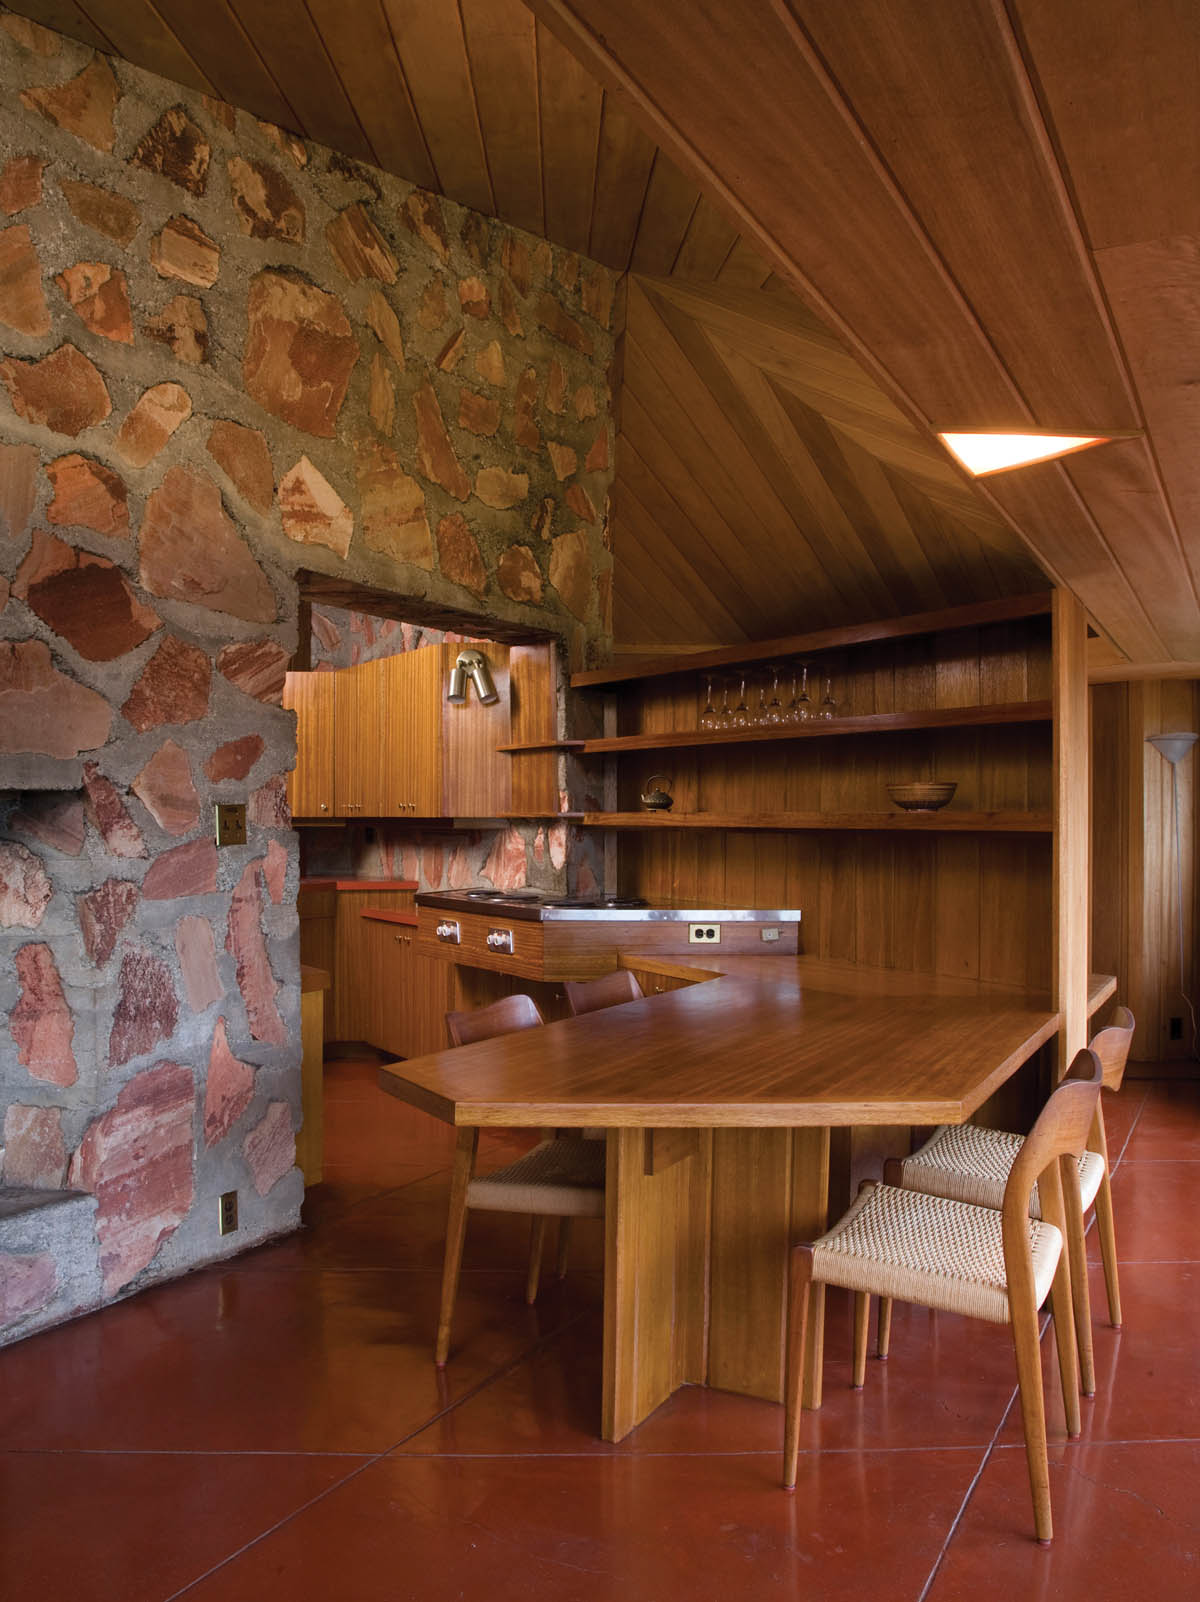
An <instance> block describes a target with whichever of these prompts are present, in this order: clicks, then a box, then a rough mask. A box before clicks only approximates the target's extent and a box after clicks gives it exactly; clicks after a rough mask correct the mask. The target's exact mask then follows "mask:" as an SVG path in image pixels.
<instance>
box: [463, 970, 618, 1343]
mask: <svg viewBox="0 0 1200 1602" xmlns="http://www.w3.org/2000/svg"><path fill="white" fill-rule="evenodd" d="M544 1021H545V1020H544V1019H543V1018H542V1015H541V1013H540V1012H539V1011H538V1008H537V1005H536V1003H535V1002H534V1001H533V1000H532V999H531V998H530V997H529V996H525V995H513V996H505V997H504V998H503V999H502V1000H500V1001H495V1002H493V1003H492V1004H491V1006H488V1007H480V1008H478V1009H477V1010H475V1011H473V1012H448V1013H447V1014H446V1027H447V1029H448V1030H449V1033H450V1042H451V1044H452V1045H454V1046H465V1045H469V1044H470V1043H471V1042H472V1041H476V1040H492V1039H495V1037H496V1036H498V1035H506V1034H513V1033H515V1032H516V1031H518V1030H521V1029H534V1028H537V1027H538V1026H539V1025H541V1024H542V1023H543V1022H544ZM478 1150H479V1130H478V1129H461V1130H460V1131H459V1135H458V1146H457V1148H456V1150H455V1153H454V1167H453V1171H452V1174H451V1179H450V1210H449V1216H448V1219H447V1222H446V1257H445V1263H444V1267H443V1269H442V1302H441V1310H440V1313H439V1315H438V1329H437V1344H436V1348H435V1354H434V1355H435V1361H436V1362H437V1365H438V1367H439V1368H443V1367H444V1366H445V1363H446V1359H447V1357H448V1356H449V1352H450V1327H451V1321H452V1319H453V1316H454V1303H455V1300H456V1299H457V1296H458V1279H459V1272H460V1270H461V1267H462V1253H463V1242H464V1240H465V1238H466V1230H467V1213H468V1211H469V1210H470V1209H471V1208H475V1209H477V1210H478V1211H482V1212H500V1213H528V1214H529V1215H530V1216H531V1218H532V1224H531V1227H530V1244H529V1268H528V1272H527V1275H526V1281H525V1300H526V1301H527V1302H528V1303H529V1304H530V1305H532V1304H533V1302H534V1301H535V1300H536V1299H537V1291H538V1280H539V1278H540V1273H541V1261H542V1247H543V1245H544V1242H545V1237H546V1223H547V1220H548V1219H550V1218H558V1219H559V1220H560V1221H561V1222H560V1227H561V1224H562V1223H566V1222H567V1221H568V1220H569V1219H571V1218H580V1217H585V1218H603V1216H604V1144H603V1142H600V1141H591V1140H584V1139H582V1138H580V1137H579V1136H573V1135H563V1134H555V1133H554V1132H553V1131H550V1132H548V1133H547V1136H546V1138H545V1139H543V1140H542V1141H541V1142H540V1143H539V1144H538V1145H537V1146H535V1147H534V1148H533V1149H532V1150H531V1151H527V1152H526V1153H524V1155H523V1156H521V1157H518V1158H517V1159H516V1160H515V1161H514V1162H511V1163H507V1164H506V1165H505V1166H504V1167H503V1168H498V1169H496V1170H494V1171H493V1172H492V1173H490V1174H483V1175H479V1176H476V1173H475V1160H476V1156H477V1154H478ZM565 1251H566V1241H565V1234H564V1235H563V1237H562V1238H560V1241H559V1264H558V1267H559V1274H560V1276H561V1274H562V1273H564V1272H565V1269H566V1262H565Z"/></svg>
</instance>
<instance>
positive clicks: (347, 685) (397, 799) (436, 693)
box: [285, 644, 554, 822]
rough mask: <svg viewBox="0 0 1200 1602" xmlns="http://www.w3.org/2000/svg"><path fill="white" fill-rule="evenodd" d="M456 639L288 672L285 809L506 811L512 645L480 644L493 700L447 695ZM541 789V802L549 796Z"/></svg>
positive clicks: (323, 812) (351, 815) (344, 813)
mask: <svg viewBox="0 0 1200 1602" xmlns="http://www.w3.org/2000/svg"><path fill="white" fill-rule="evenodd" d="M460 649H461V646H459V645H455V644H450V645H432V646H426V647H424V648H423V649H421V650H418V651H406V652H403V653H401V654H399V655H397V656H392V657H384V658H381V659H380V660H379V661H377V662H363V663H360V664H359V665H358V666H356V667H350V668H339V669H337V670H336V671H334V672H331V673H291V674H289V675H288V682H287V689H286V692H285V694H286V699H285V705H288V706H290V707H292V708H293V709H294V710H295V712H296V714H297V722H298V734H297V738H298V745H299V755H298V758H297V767H296V771H295V772H294V773H293V774H292V776H291V779H290V781H289V787H288V796H289V801H290V804H291V808H292V816H293V817H294V818H297V819H300V820H307V819H314V820H315V819H327V818H340V819H343V820H346V821H351V822H353V821H357V820H360V819H369V818H405V817H407V818H452V817H489V818H490V817H502V816H504V815H505V814H506V813H508V812H509V811H510V810H511V805H512V791H513V762H512V758H511V757H510V756H509V755H507V754H504V753H503V752H502V750H501V748H502V747H504V746H506V745H507V744H508V742H509V739H510V736H511V731H512V715H511V710H510V704H509V666H508V658H509V648H508V647H507V646H503V645H491V644H489V645H488V646H487V647H486V650H485V654H486V656H487V659H488V663H489V665H490V667H491V671H492V677H493V679H494V680H495V684H496V689H497V691H498V692H499V699H498V701H496V702H495V703H494V704H493V705H491V706H484V705H483V704H482V702H480V700H479V698H478V696H477V694H476V693H475V690H474V688H472V689H471V691H470V694H469V696H468V699H467V700H466V701H465V702H464V703H462V704H461V705H452V704H451V703H450V702H449V701H447V699H446V687H447V682H448V680H449V676H450V670H451V668H452V667H453V665H454V660H455V658H456V657H457V655H458V653H459V651H460ZM553 799H554V798H553V797H552V796H548V797H547V800H548V801H549V800H553Z"/></svg>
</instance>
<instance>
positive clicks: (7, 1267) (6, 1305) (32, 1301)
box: [0, 17, 58, 1329]
mask: <svg viewBox="0 0 1200 1602" xmlns="http://www.w3.org/2000/svg"><path fill="white" fill-rule="evenodd" d="M4 20H5V21H8V20H9V19H8V18H7V17H6V18H5V19H4ZM57 1290H58V1269H57V1267H56V1266H55V1262H54V1258H53V1257H51V1256H50V1254H49V1253H48V1252H42V1253H40V1254H39V1255H38V1256H19V1255H17V1254H16V1253H14V1252H4V1253H2V1254H0V1327H2V1328H5V1329H8V1328H10V1327H11V1326H13V1325H15V1324H16V1322H17V1320H18V1319H19V1318H29V1317H30V1316H31V1315H32V1314H34V1313H40V1312H41V1310H42V1308H43V1307H46V1306H48V1305H49V1303H50V1302H52V1301H53V1300H54V1296H55V1293H56V1292H57Z"/></svg>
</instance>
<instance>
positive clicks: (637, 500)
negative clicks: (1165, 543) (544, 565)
mask: <svg viewBox="0 0 1200 1602" xmlns="http://www.w3.org/2000/svg"><path fill="white" fill-rule="evenodd" d="M743 328H745V329H748V330H750V333H749V334H748V335H747V337H746V338H745V339H743V338H742V337H741V334H742V332H743ZM810 347H811V349H812V351H813V359H811V360H810V359H808V357H807V352H808V350H809V348H810ZM828 354H829V336H828V334H827V332H826V331H825V330H824V329H823V328H821V327H820V326H819V325H817V324H815V323H814V321H813V319H812V318H811V316H809V315H808V314H806V313H803V312H801V311H800V310H799V309H798V308H796V307H795V306H794V305H793V304H790V303H789V301H788V300H787V299H785V298H784V297H780V296H777V295H773V294H770V293H769V292H767V291H762V290H760V291H758V292H757V293H747V292H745V291H740V290H729V289H726V288H723V287H722V286H721V285H719V284H718V285H714V286H713V287H712V288H711V289H709V290H706V291H701V290H699V289H697V288H696V287H694V286H691V285H688V286H681V285H679V284H678V283H677V282H676V281H675V280H647V279H642V278H639V277H636V276H635V277H634V278H633V279H632V280H631V282H630V288H629V296H628V310H627V318H626V332H625V362H624V379H623V391H622V406H621V420H620V433H619V435H618V439H617V482H616V492H615V494H614V503H613V531H614V551H615V554H616V583H615V592H614V606H615V613H614V615H615V622H616V631H617V640H618V644H619V646H620V647H621V648H623V649H627V650H636V649H645V648H648V647H656V648H658V649H662V648H663V647H668V648H671V647H673V648H677V649H686V648H696V647H699V646H702V645H705V644H712V643H716V642H718V641H720V640H721V639H723V638H725V639H736V638H738V637H739V635H740V636H744V637H746V638H750V639H753V638H760V639H761V638H765V637H769V636H771V635H773V634H785V633H789V632H793V631H795V630H798V629H805V628H810V627H820V626H822V625H826V624H834V623H838V622H846V621H850V620H855V619H863V618H866V617H878V616H889V615H899V614H902V613H905V612H916V611H924V610H934V609H937V608H939V607H942V606H945V605H947V604H956V603H958V602H968V601H973V600H986V599H990V598H992V597H993V596H997V595H1002V594H1015V593H1021V592H1025V591H1028V590H1031V589H1036V588H1037V587H1038V585H1039V584H1040V583H1043V582H1044V579H1043V577H1042V575H1041V574H1040V573H1039V571H1038V570H1037V568H1036V565H1035V564H1034V563H1033V562H1032V561H1031V560H1030V558H1029V557H1028V555H1027V554H1026V552H1025V550H1024V548H1023V547H1022V545H1021V543H1020V541H1019V540H1018V539H1017V538H1016V536H1015V535H1014V534H1013V533H1012V531H1011V530H1010V529H1009V528H1008V526H1007V525H1006V524H1005V523H1004V522H1003V521H1002V520H1001V519H999V518H997V517H996V516H995V515H994V514H989V513H987V512H986V510H981V509H980V508H979V506H978V505H977V503H975V502H974V501H973V500H972V498H971V497H970V495H969V492H966V491H965V490H964V489H963V488H962V486H961V483H960V482H959V481H957V480H956V479H955V478H954V475H953V474H952V473H948V472H947V469H946V467H945V465H944V457H943V454H942V453H941V451H940V450H939V449H938V448H937V447H936V446H934V445H933V444H931V442H930V441H929V440H928V439H926V438H925V437H923V436H922V435H921V434H920V433H919V431H918V430H917V429H915V428H914V427H913V426H912V425H911V424H910V423H907V422H906V421H905V420H904V418H903V416H902V414H900V413H899V412H898V411H896V409H895V408H894V407H893V406H892V405H891V403H890V402H888V401H887V400H886V398H885V397H884V396H882V395H881V394H880V393H879V392H878V390H877V389H875V388H874V387H873V386H871V385H870V384H869V382H867V381H865V380H864V378H863V375H862V372H861V370H860V369H858V368H857V367H855V366H854V364H852V363H847V362H845V361H840V362H829V361H827V360H825V361H823V360H822V358H824V357H827V356H828ZM779 371H783V372H785V373H786V374H788V375H792V374H794V373H797V372H799V373H804V374H805V375H806V377H807V379H808V384H807V385H806V390H805V398H804V399H803V400H802V399H800V398H799V397H798V396H796V395H795V394H793V393H792V392H790V391H789V390H788V389H787V388H786V387H785V385H784V381H783V380H781V379H780V378H779V377H778V372H779ZM823 404H824V407H825V409H824V410H823V409H822V406H823ZM829 413H832V414H833V415H832V416H830V415H828V414H829ZM847 421H853V422H854V423H855V424H856V425H857V427H856V429H855V431H854V433H851V432H849V431H848V430H847V428H846V427H845V426H844V425H845V424H846V422H847ZM876 435H879V437H880V440H881V444H882V448H881V449H878V450H877V449H875V448H873V439H874V436H876ZM893 457H898V458H899V459H900V460H901V461H902V462H903V463H904V466H905V468H908V469H911V468H912V467H914V466H924V468H925V472H926V475H927V478H928V481H929V482H930V483H932V484H933V485H934V486H936V487H937V488H939V489H940V490H941V491H942V497H941V499H940V500H938V501H935V500H932V499H930V497H929V496H928V494H927V493H926V492H925V490H924V489H923V487H922V485H921V482H920V479H919V476H918V475H916V474H914V473H912V472H911V471H910V472H904V471H901V470H900V469H898V468H897V467H895V465H894V463H893V461H892V458H893ZM947 478H949V480H950V487H947V485H946V483H945V480H946V479H947ZM939 480H941V481H942V482H940V483H939ZM964 501H965V502H966V503H967V504H968V506H969V507H970V509H971V511H972V512H973V514H974V517H973V521H972V522H971V523H968V522H967V521H966V520H963V519H960V517H959V516H958V515H956V506H958V505H959V503H962V502H964ZM981 529H982V530H983V531H984V532H985V533H986V536H987V538H986V539H984V538H981V536H980V530H981ZM656 569H657V576H656V572H655V570H656ZM627 577H628V585H627ZM656 582H657V584H658V585H659V589H660V601H661V604H660V605H659V607H658V608H657V609H654V608H648V607H647V604H646V592H647V590H648V589H650V588H651V587H652V586H653V585H654V584H655V583H656ZM685 595H686V596H690V597H691V598H692V599H693V603H694V604H690V605H688V606H687V607H686V608H684V607H683V606H681V605H680V604H679V597H681V596H685ZM699 596H705V597H709V598H710V600H709V604H708V605H701V604H699V603H698V602H696V601H695V598H696V597H699ZM714 597H715V598H719V603H720V608H721V611H723V613H724V616H722V615H721V611H714V610H713V607H712V604H711V598H714ZM698 626H707V628H708V631H709V632H708V633H707V634H706V635H700V634H697V633H696V629H697V627H698Z"/></svg>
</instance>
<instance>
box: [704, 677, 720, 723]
mask: <svg viewBox="0 0 1200 1602" xmlns="http://www.w3.org/2000/svg"><path fill="white" fill-rule="evenodd" d="M704 685H705V695H704V710H703V711H702V712H701V714H700V727H701V728H702V729H715V728H716V727H717V724H718V713H717V709H716V707H715V706H714V705H713V697H712V687H713V681H712V674H711V673H710V674H709V675H708V677H707V678H706V679H705V681H704Z"/></svg>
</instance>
